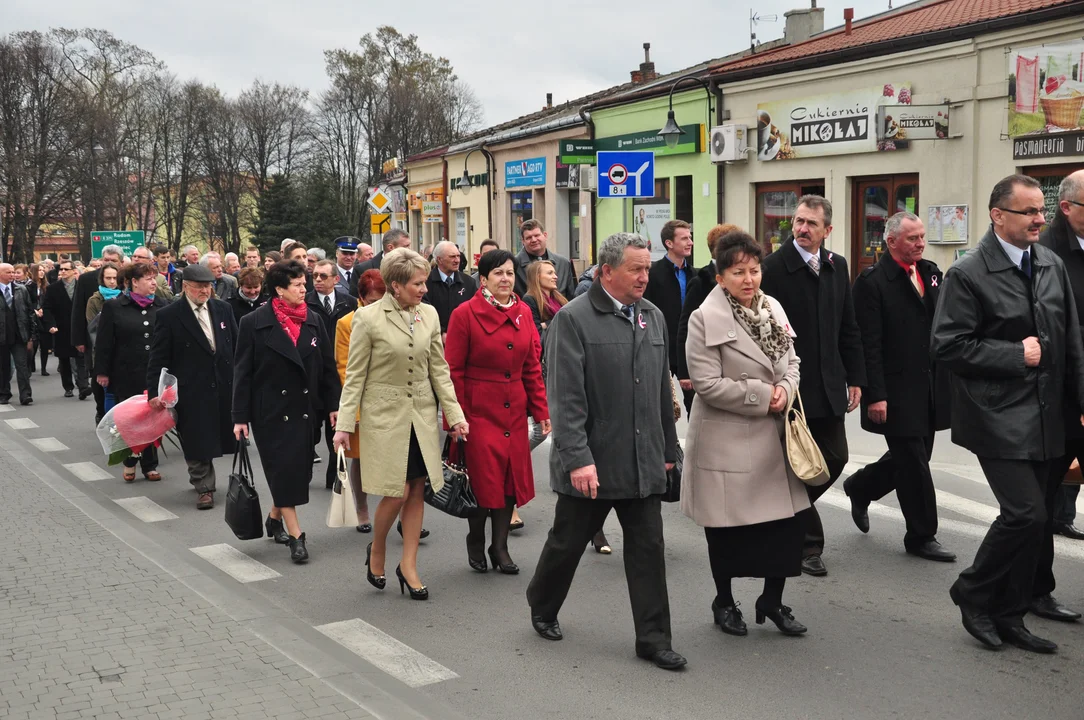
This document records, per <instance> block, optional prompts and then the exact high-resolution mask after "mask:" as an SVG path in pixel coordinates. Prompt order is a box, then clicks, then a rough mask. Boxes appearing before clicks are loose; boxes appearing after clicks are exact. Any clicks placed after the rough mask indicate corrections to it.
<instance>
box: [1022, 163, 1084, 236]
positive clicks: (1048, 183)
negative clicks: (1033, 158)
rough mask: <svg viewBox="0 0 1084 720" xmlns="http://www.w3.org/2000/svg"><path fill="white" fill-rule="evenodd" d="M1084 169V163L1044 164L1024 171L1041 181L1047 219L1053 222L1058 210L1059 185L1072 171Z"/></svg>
mask: <svg viewBox="0 0 1084 720" xmlns="http://www.w3.org/2000/svg"><path fill="white" fill-rule="evenodd" d="M1077 170H1084V165H1043V166H1041V167H1028V168H1024V169H1023V173H1024V174H1025V175H1028V176H1029V177H1033V178H1035V179H1036V180H1038V181H1039V185H1040V186H1042V189H1043V198H1045V199H1046V221H1047V222H1051V221H1053V220H1054V218H1055V217H1056V214H1057V212H1058V186H1059V185H1061V181H1062V180H1064V179H1065V178H1066V177H1067V176H1068V175H1070V174H1071V173H1074V172H1076V171H1077Z"/></svg>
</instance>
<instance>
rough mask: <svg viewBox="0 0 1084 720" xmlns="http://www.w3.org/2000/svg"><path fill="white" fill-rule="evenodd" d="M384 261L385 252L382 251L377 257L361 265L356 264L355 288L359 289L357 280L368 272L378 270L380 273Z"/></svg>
mask: <svg viewBox="0 0 1084 720" xmlns="http://www.w3.org/2000/svg"><path fill="white" fill-rule="evenodd" d="M383 260H384V251H383V250H381V251H380V252H378V253H377V254H376V255H373V256H372V257H371V258H369V259H368V260H366V261H365V262H363V263H361V264H360V265H359V264H357V263H354V286H355V287H357V279H358V278H359V277H361V276H362V274H364V273H365V271H366V270H376V271H377V272H380V263H381V262H382V261H383Z"/></svg>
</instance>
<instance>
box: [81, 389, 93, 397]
mask: <svg viewBox="0 0 1084 720" xmlns="http://www.w3.org/2000/svg"><path fill="white" fill-rule="evenodd" d="M92 394H93V393H91V391H90V388H83V389H82V390H80V391H79V399H80V400H86V399H87V398H88V397H90V396H91V395H92Z"/></svg>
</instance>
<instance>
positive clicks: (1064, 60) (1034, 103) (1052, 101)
mask: <svg viewBox="0 0 1084 720" xmlns="http://www.w3.org/2000/svg"><path fill="white" fill-rule="evenodd" d="M1082 111H1084V40H1075V41H1073V42H1067V43H1060V44H1058V45H1042V46H1039V47H1027V48H1014V49H1013V50H1012V52H1010V53H1009V137H1014V138H1015V137H1019V136H1021V135H1047V134H1050V133H1061V132H1069V131H1072V130H1084V121H1082V120H1081V113H1082Z"/></svg>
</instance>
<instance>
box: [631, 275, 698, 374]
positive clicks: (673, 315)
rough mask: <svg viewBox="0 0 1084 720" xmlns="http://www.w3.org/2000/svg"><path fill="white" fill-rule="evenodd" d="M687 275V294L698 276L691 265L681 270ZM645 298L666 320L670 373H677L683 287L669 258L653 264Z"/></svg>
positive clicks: (648, 277) (648, 276)
mask: <svg viewBox="0 0 1084 720" xmlns="http://www.w3.org/2000/svg"><path fill="white" fill-rule="evenodd" d="M681 272H683V273H684V274H685V294H686V295H688V293H689V283H690V282H692V280H693V278H694V277H695V276H696V271H695V270H694V269H693V268H692V266H691V265H689V263H688V261H686V263H685V267H684V268H682V269H681ZM644 297H645V298H647V299H648V300H650V301H651V302H652V303H654V305H655V307H657V308H658V309H659V310H661V311H662V314H663V317H665V318H666V334H667V337H668V338H669V343H670V347H669V348H668V350H669V353H670V372H672V373H676V372H677V369H678V323H679V322H680V321H681V310H682V300H681V286H680V285H678V278H677V273H676V272H675V271H674V263H673V262H671V260H670V258H669V257H668V256H665V255H664V256H663V257H661V258H659V259H658V260H656V261H655V262H653V263H651V269H650V270H649V271H648V274H647V290H646V291H645V292H644Z"/></svg>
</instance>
